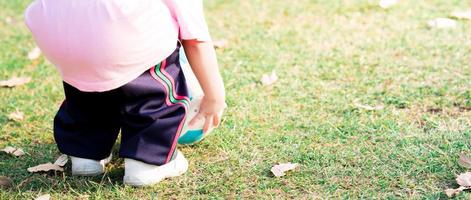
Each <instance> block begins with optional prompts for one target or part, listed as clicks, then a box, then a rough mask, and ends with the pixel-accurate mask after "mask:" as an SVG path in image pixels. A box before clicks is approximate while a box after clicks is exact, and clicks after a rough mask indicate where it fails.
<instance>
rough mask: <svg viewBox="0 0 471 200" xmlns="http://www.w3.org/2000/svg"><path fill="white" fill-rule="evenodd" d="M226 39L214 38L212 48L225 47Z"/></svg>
mask: <svg viewBox="0 0 471 200" xmlns="http://www.w3.org/2000/svg"><path fill="white" fill-rule="evenodd" d="M227 44H228V43H227V40H214V41H213V45H214V48H216V49H223V48H225V47H227Z"/></svg>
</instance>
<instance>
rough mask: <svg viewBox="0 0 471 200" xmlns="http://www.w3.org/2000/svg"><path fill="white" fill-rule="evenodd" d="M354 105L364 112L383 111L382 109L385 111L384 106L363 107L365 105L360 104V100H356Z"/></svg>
mask: <svg viewBox="0 0 471 200" xmlns="http://www.w3.org/2000/svg"><path fill="white" fill-rule="evenodd" d="M353 105H355V107H357V108H360V109H364V110H382V109H384V105H377V106H369V105H363V104H361V103H360V99H355V100H354V101H353Z"/></svg>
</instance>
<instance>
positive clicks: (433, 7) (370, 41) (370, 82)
mask: <svg viewBox="0 0 471 200" xmlns="http://www.w3.org/2000/svg"><path fill="white" fill-rule="evenodd" d="M29 2H30V1H29V0H14V1H13V0H0V79H8V78H10V77H12V76H14V75H16V76H30V77H32V81H31V82H30V83H28V84H26V85H24V86H20V87H16V88H12V89H9V88H0V148H3V147H5V146H7V145H10V146H16V147H21V148H23V149H24V150H25V151H26V152H27V155H26V156H23V157H20V158H14V157H11V156H8V155H5V154H0V176H2V175H3V176H8V177H11V178H12V179H13V181H14V182H15V184H16V187H14V188H11V189H8V190H5V189H0V199H32V198H34V197H37V196H38V195H39V194H46V193H49V194H51V196H52V198H53V199H87V198H88V199H152V198H153V197H155V196H158V197H159V198H161V199H169V198H173V199H186V198H187V197H191V198H194V199H222V198H224V199H239V198H242V199H274V198H277V199H278V198H283V199H292V198H295V199H315V198H329V199H347V198H354V199H358V198H362V199H363V198H367V199H377V198H381V199H440V198H446V196H445V194H444V193H443V190H444V189H446V188H450V187H453V188H455V187H457V185H456V183H455V181H454V179H455V174H459V173H462V172H464V171H465V169H464V168H462V167H460V166H458V165H457V159H458V155H459V153H460V152H463V153H467V154H468V155H469V154H471V81H470V80H471V21H459V22H458V26H457V27H456V28H454V29H446V30H438V29H430V28H428V27H427V25H426V22H427V21H428V20H430V19H434V18H437V17H447V16H448V15H449V13H450V12H452V11H454V10H459V9H471V1H461V0H447V1H441V0H427V1H412V0H403V1H401V3H399V4H398V5H396V6H395V7H393V8H391V9H388V10H384V9H381V8H380V7H378V6H377V1H374V0H341V1H340V0H339V1H333V0H295V1H287V0H250V1H248V0H247V1H234V0H206V1H205V2H206V15H207V18H208V23H209V25H210V28H211V32H212V35H213V38H215V39H225V40H227V41H228V46H227V47H226V48H224V49H219V50H218V55H219V62H220V65H221V68H222V73H223V76H224V79H225V82H226V88H227V94H228V97H227V98H228V99H227V103H228V105H229V108H228V109H227V112H226V116H225V119H224V122H223V125H222V127H221V128H219V129H218V130H217V131H215V132H214V134H213V135H212V136H211V137H208V138H207V139H205V140H204V141H203V142H202V143H200V144H198V145H195V146H190V147H180V149H181V150H182V151H183V152H184V153H185V155H186V156H187V158H188V159H189V161H190V170H189V171H188V173H186V174H185V175H184V176H182V177H180V178H176V179H169V180H166V181H164V182H162V183H161V184H159V185H157V186H155V187H149V188H138V189H136V188H132V187H127V186H123V185H122V176H123V174H124V169H123V160H122V159H119V158H116V159H114V160H113V161H112V163H111V164H110V165H108V167H107V173H106V174H105V175H104V176H102V177H95V178H77V177H72V176H71V174H70V165H68V166H67V167H66V172H65V173H64V174H62V173H57V174H30V173H28V172H27V171H26V168H28V167H30V166H34V165H37V164H41V163H45V162H50V161H53V160H54V159H55V158H56V157H57V156H58V155H60V154H59V152H58V150H57V149H56V146H55V143H54V140H53V136H52V118H53V116H54V114H55V112H56V110H57V108H58V106H59V104H60V103H61V101H62V100H63V94H62V85H61V81H60V77H59V74H58V73H57V72H56V71H55V69H54V67H53V66H52V65H51V64H50V63H48V62H47V61H45V60H44V58H40V59H39V60H37V61H30V60H28V58H27V56H26V55H27V54H28V52H29V51H30V50H31V49H32V48H33V47H34V42H33V40H32V38H31V36H30V34H29V32H28V31H27V29H26V27H25V25H24V24H23V22H22V20H23V16H22V13H23V10H24V8H25V7H26V6H27V4H28V3H29ZM7 18H11V21H12V22H11V23H7V22H6V21H7V20H6V19H7ZM272 71H275V72H276V73H277V74H278V77H279V80H278V81H277V82H276V83H275V84H274V85H273V86H271V87H265V86H262V85H261V84H260V81H259V80H260V77H261V76H262V75H263V74H267V73H271V72H272ZM354 102H360V103H361V104H365V105H372V106H374V105H380V104H382V105H384V108H383V109H380V110H375V111H368V110H365V109H361V108H358V107H357V106H355V103H354ZM15 110H20V111H22V112H24V113H25V120H24V121H22V122H14V121H10V120H8V118H7V116H8V114H9V113H11V112H14V111H15ZM284 162H293V163H299V164H300V166H299V167H298V168H297V169H296V170H295V171H292V172H289V173H288V174H287V175H286V176H285V177H281V178H275V177H273V175H272V174H271V173H270V168H271V167H272V166H273V165H274V164H278V163H284ZM470 198H471V193H469V192H468V193H462V194H460V195H459V196H458V197H457V199H470Z"/></svg>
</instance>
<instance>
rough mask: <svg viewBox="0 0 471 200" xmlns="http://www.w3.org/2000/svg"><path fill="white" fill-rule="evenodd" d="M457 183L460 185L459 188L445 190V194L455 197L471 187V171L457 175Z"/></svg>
mask: <svg viewBox="0 0 471 200" xmlns="http://www.w3.org/2000/svg"><path fill="white" fill-rule="evenodd" d="M456 183H458V185H460V187H459V188H456V189H446V190H445V194H446V195H447V196H448V197H453V196H455V195H457V194H459V193H460V192H462V191H463V190H470V189H471V172H466V173H463V174H460V175H458V177H456Z"/></svg>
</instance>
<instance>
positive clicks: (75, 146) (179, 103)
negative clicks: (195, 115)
mask: <svg viewBox="0 0 471 200" xmlns="http://www.w3.org/2000/svg"><path fill="white" fill-rule="evenodd" d="M178 54H179V47H177V49H176V50H175V52H173V54H172V55H170V56H169V57H168V58H166V59H165V60H164V61H162V62H161V63H159V64H158V65H156V66H154V67H152V68H151V69H149V70H148V71H146V72H144V73H143V74H142V75H140V76H139V77H138V78H136V79H135V80H133V81H131V82H129V83H127V84H126V85H124V86H122V87H119V88H117V89H113V90H110V91H106V92H82V91H80V90H78V89H76V88H74V87H73V86H71V85H69V84H67V83H64V91H65V100H64V102H63V103H62V105H61V107H60V109H59V111H58V112H57V115H56V116H55V118H54V138H55V140H56V143H57V146H58V148H59V150H60V151H61V152H62V153H64V154H67V155H71V156H75V157H80V158H88V159H94V160H101V159H104V158H106V157H108V156H109V155H110V153H111V150H112V147H113V145H114V143H115V141H116V138H117V136H118V134H119V132H120V131H121V146H120V151H119V155H120V156H121V157H124V158H131V159H135V160H140V161H143V162H145V163H149V164H154V165H163V164H165V163H167V162H169V161H170V160H171V159H172V156H173V155H174V152H175V151H176V145H177V140H178V137H179V135H180V131H181V129H182V126H183V124H184V121H185V116H186V109H187V108H188V103H189V99H188V91H187V87H186V82H185V77H184V75H183V71H182V70H181V67H180V63H179V55H178Z"/></svg>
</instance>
